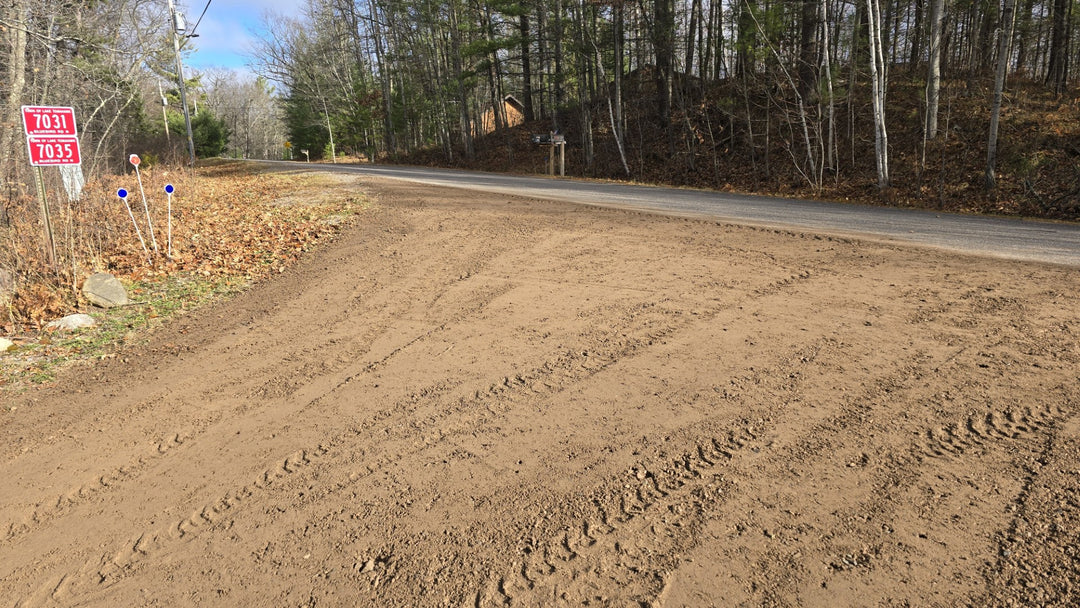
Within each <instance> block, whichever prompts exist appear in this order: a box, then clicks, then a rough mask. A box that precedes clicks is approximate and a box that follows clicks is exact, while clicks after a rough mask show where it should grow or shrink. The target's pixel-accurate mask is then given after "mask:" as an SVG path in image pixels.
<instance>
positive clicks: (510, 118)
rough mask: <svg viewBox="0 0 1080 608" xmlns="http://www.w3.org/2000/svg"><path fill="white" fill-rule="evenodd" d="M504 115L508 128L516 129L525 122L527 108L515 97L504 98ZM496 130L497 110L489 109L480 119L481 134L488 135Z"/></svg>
mask: <svg viewBox="0 0 1080 608" xmlns="http://www.w3.org/2000/svg"><path fill="white" fill-rule="evenodd" d="M503 114H504V115H505V116H506V126H508V127H516V126H517V125H520V124H521V123H523V122H525V106H524V105H522V104H521V102H520V101H518V99H517V97H514V96H513V95H507V96H506V97H503ZM494 130H495V110H494V109H492V108H488V109H487V111H485V112H484V115H483V116H482V117H480V133H481V134H482V135H487V134H488V133H491V132H492V131H494Z"/></svg>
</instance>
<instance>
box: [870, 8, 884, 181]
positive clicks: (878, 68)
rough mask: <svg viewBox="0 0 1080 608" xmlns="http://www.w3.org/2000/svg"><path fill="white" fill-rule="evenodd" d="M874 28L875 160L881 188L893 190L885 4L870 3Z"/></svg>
mask: <svg viewBox="0 0 1080 608" xmlns="http://www.w3.org/2000/svg"><path fill="white" fill-rule="evenodd" d="M866 5H867V6H866V8H867V11H866V14H867V19H868V22H869V25H870V96H871V101H872V105H873V108H874V159H875V161H876V164H877V178H878V189H879V190H884V189H886V188H888V187H889V136H888V132H887V131H886V129H885V92H886V85H887V83H888V78H887V74H886V65H885V55H884V52H883V50H882V48H881V5H880V3H879V0H866Z"/></svg>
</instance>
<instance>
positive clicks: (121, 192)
mask: <svg viewBox="0 0 1080 608" xmlns="http://www.w3.org/2000/svg"><path fill="white" fill-rule="evenodd" d="M116 196H119V197H120V200H122V201H124V206H125V207H127V212H128V217H130V218H131V225H132V226H135V234H137V235H139V242H140V243H142V249H143V252H145V253H146V262H147V263H148V264H150V263H152V262H151V261H150V250H149V249H147V248H146V241H144V240H143V238H142V231H141V230H139V223H138V222H136V221H135V214H134V213H132V212H131V205H129V204H128V200H127V197H128V192H127V190H124V189H123V188H120V189H119V190H117V191H116Z"/></svg>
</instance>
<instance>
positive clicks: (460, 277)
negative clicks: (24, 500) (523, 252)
mask: <svg viewBox="0 0 1080 608" xmlns="http://www.w3.org/2000/svg"><path fill="white" fill-rule="evenodd" d="M508 247H509V245H507V244H503V246H502V247H501V248H498V247H496V248H495V249H496V252H497V253H501V252H502V251H505V250H506V249H507V248H508ZM492 257H494V256H492V255H490V252H488V253H485V254H474V255H472V256H471V257H470V258H469V259H467V260H465V262H464V266H465V267H467V268H468V270H466V271H465V272H464V273H461V274H453V275H452V277H449V278H448V280H447V281H445V282H443V283H441V284H437V285H432V284H431V283H430V281H428V282H423V283H419V282H416V281H415V280H413V281H412V283H410V284H408V285H405V286H404V287H402V286H400V285H399V284H400V283H405V282H408V281H406V280H405V279H401V280H397V281H394V282H393V283H392V284H391V285H389V286H386V287H384V288H383V289H381V290H380V292H379V297H380V299H382V300H383V301H384V304H383V305H382V306H381V307H380V308H379V309H378V310H377V311H373V312H374V313H375V318H374V319H373V320H374V321H375V322H374V323H372V324H370V325H369V326H368V327H367V332H366V333H365V337H364V338H362V339H360V340H356V341H355V342H356V343H359V346H356V345H355V344H353V345H350V348H348V349H347V352H345V353H344V354H339V355H337V362H338V363H339V365H337V366H331V368H330V369H326V367H325V365H320V372H321V373H323V374H325V375H330V374H333V373H334V372H335V371H338V370H340V369H341V368H342V367H343V366H344V365H345V363H346V362H349V363H354V362H355V360H356V359H357V358H359V357H360V356H362V354H364V353H366V352H368V351H369V350H370V344H371V342H373V341H374V340H375V339H376V338H377V337H378V336H379V335H381V334H382V333H383V332H385V331H387V330H388V329H389V328H390V327H391V326H393V324H394V323H395V322H396V320H398V319H400V318H401V317H402V316H403V314H404V313H405V312H407V310H408V309H409V308H410V307H415V303H414V301H413V299H412V298H409V297H406V293H407V292H408V291H410V290H414V289H416V288H417V287H418V286H419V285H421V284H422V285H424V286H425V287H426V288H427V289H429V290H432V291H433V292H434V293H435V294H436V295H435V300H439V299H442V298H444V296H445V295H446V294H448V293H449V292H450V291H451V290H452V289H453V288H454V287H456V286H459V285H462V284H464V283H466V282H467V281H468V279H469V278H470V277H471V276H473V274H475V273H476V272H477V271H478V270H479V269H481V268H482V267H483V261H484V260H485V259H490V258H492ZM439 263H440V264H446V263H448V262H446V261H445V260H443V261H440V262H439ZM388 288H390V289H392V291H387V289H388ZM511 288H512V285H510V284H504V285H496V286H494V287H493V288H491V287H487V286H480V287H479V288H471V289H467V290H466V291H467V298H466V300H465V301H462V300H460V299H457V300H451V301H449V302H446V303H445V305H444V308H445V309H446V310H447V311H450V312H451V313H452V314H450V316H449V318H447V319H446V321H445V322H443V323H442V324H441V325H439V326H437V327H434V328H433V329H432V330H430V331H428V332H426V333H424V334H421V335H418V336H417V337H416V338H414V339H412V340H411V341H409V342H408V343H406V344H403V345H401V346H399V347H397V348H395V349H394V350H393V351H392V352H390V353H389V354H387V355H385V356H384V357H383V358H382V359H380V360H378V361H375V362H372V363H371V364H370V365H368V366H367V367H366V368H365V369H364V371H363V372H361V373H370V372H371V371H373V370H375V369H377V368H378V367H379V366H380V365H382V364H385V362H386V361H389V360H390V359H392V358H393V357H395V356H397V355H399V354H400V353H401V352H403V351H404V350H405V349H407V348H409V347H410V346H413V345H414V344H416V343H418V342H420V341H421V340H423V339H425V338H427V337H430V336H431V335H432V334H433V333H435V332H437V331H440V330H442V329H444V328H445V327H446V326H447V325H448V324H451V323H455V322H460V321H462V320H464V319H466V318H468V317H469V316H471V315H475V314H478V313H479V312H480V311H481V310H482V309H483V308H484V306H486V305H487V304H489V303H490V302H491V301H493V300H495V299H496V298H498V297H499V296H501V295H503V294H505V293H506V292H508V291H509V290H510V289H511ZM402 290H404V292H406V293H403V292H402ZM395 292H396V293H395ZM428 314H429V315H434V314H436V312H435V311H431V310H430V309H429V310H428ZM368 318H371V317H370V316H369V317H368ZM330 341H331V342H332V341H333V338H331V339H330ZM325 346H326V343H322V344H319V345H316V346H310V347H307V348H306V349H305V350H304V351H303V353H301V354H300V355H288V356H287V359H288V360H287V361H285V362H284V363H281V364H275V365H272V366H270V367H269V368H261V369H255V368H251V369H249V370H247V371H246V372H244V374H243V378H244V379H247V378H259V377H270V378H272V381H273V382H274V383H275V384H277V385H279V386H280V385H281V384H289V385H292V386H294V387H296V388H297V389H299V388H300V387H301V386H304V385H307V384H309V383H310V381H311V377H310V375H308V373H309V372H310V367H305V366H313V365H317V364H319V363H320V362H324V361H325V360H326V359H325V358H326V357H327V352H326V348H324V347H325ZM337 350H340V349H337ZM297 359H299V360H306V361H307V362H306V363H305V364H304V366H301V367H300V368H299V369H297V363H298V362H299V361H297ZM289 372H292V373H289ZM358 375H359V374H353V376H351V377H349V378H347V379H346V380H345V382H348V381H349V380H351V379H355V377H356V376H358ZM237 376H238V374H233V377H237ZM201 381H202V379H201V378H200V379H193V380H192V381H191V383H192V386H193V387H194V386H195V385H196V384H198V383H200V382H201ZM230 383H232V384H230ZM249 383H250V382H248V381H246V380H241V381H239V382H234V381H227V382H226V384H229V385H235V386H233V390H232V391H230V392H237V391H240V393H241V395H240V396H242V397H247V398H246V399H244V398H241V399H238V400H236V401H235V403H236V405H235V407H233V408H231V409H230V410H229V411H228V412H221V413H218V414H217V415H215V416H214V417H213V418H212V419H210V420H204V421H200V423H199V424H197V425H194V426H189V427H187V428H182V429H181V430H179V431H178V432H176V433H172V434H171V438H163V440H162V441H161V442H158V443H156V444H153V445H151V446H147V447H146V448H145V449H144V450H143V451H142V453H141V454H140V455H138V456H132V458H131V459H130V460H129V461H128V462H126V463H125V464H123V465H120V466H116V467H113V468H110V469H108V470H105V471H102V472H99V473H90V474H87V475H85V477H86V478H87V479H88V481H86V482H85V483H79V484H77V485H75V486H73V487H71V488H69V489H68V490H65V491H63V492H61V494H60V496H59V497H58V498H57V499H56V500H55V502H52V501H49V500H42V501H39V502H37V503H36V504H35V505H34V506H33V507H32V508H30V509H28V510H27V511H26V513H25V514H24V515H23V516H22V517H21V518H20V519H17V520H15V521H11V522H8V523H7V525H6V526H0V530H5V538H4V540H5V541H10V540H12V539H14V538H15V537H17V536H21V535H22V534H25V533H27V532H30V531H32V530H33V529H34V528H35V527H37V526H39V525H43V524H45V523H46V522H48V521H50V520H52V519H53V518H55V517H58V516H62V515H64V514H65V513H66V512H68V511H69V510H70V508H71V507H74V506H78V505H81V504H85V503H87V502H91V501H95V500H97V501H100V500H102V498H103V495H104V494H106V493H108V492H110V491H112V490H113V489H115V488H117V487H119V486H122V485H123V484H125V483H130V482H133V481H134V480H136V479H137V478H138V476H139V475H140V474H142V473H143V472H144V471H145V470H146V469H147V468H149V467H150V466H151V465H153V464H155V462H156V461H157V460H158V459H160V458H161V457H162V456H164V455H165V454H166V453H167V452H168V451H169V450H170V448H172V447H174V446H175V445H178V444H180V443H183V442H185V441H189V440H191V439H194V438H197V437H198V436H199V435H201V434H202V432H204V431H205V430H206V429H207V428H209V427H212V426H213V425H214V424H215V423H217V422H218V421H220V420H221V419H223V418H230V417H233V416H236V415H242V414H244V413H246V412H248V411H250V410H252V409H257V408H259V407H260V405H259V404H260V403H263V404H265V403H279V404H280V401H281V399H283V398H287V397H289V396H290V395H291V394H292V393H293V392H295V391H273V390H260V389H262V388H263V387H256V388H254V389H250V390H247V389H245V388H244V387H245V386H246V385H247V384H249ZM200 388H201V392H202V393H203V400H204V401H214V400H215V399H213V398H212V397H209V396H207V394H208V393H209V394H214V393H220V392H221V391H222V390H223V387H221V386H218V387H216V388H206V387H205V386H200ZM336 388H340V386H339V387H336ZM174 390H179V391H180V392H183V390H182V387H172V388H171V390H165V391H159V394H158V395H156V396H155V397H152V398H150V399H149V400H146V401H144V402H143V404H142V405H136V406H135V407H133V408H131V410H130V411H131V412H132V413H138V412H149V411H151V410H153V411H155V412H161V411H169V410H171V409H173V408H171V407H169V408H164V409H163V408H162V407H160V406H161V405H162V404H161V403H159V402H161V401H162V399H164V398H165V397H164V395H165V393H168V392H172V391H174ZM245 390H247V392H246V394H244V391H245ZM260 398H261V399H260ZM217 401H220V398H219V399H217ZM317 403H318V401H314V402H312V403H309V404H308V406H307V407H311V406H313V405H317ZM304 409H305V408H301V409H300V410H298V411H297V412H295V413H294V414H293V415H296V414H299V413H301V412H302V411H304ZM158 425H160V422H159V424H158ZM156 426H157V425H156Z"/></svg>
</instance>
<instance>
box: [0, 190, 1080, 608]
mask: <svg viewBox="0 0 1080 608" xmlns="http://www.w3.org/2000/svg"><path fill="white" fill-rule="evenodd" d="M363 186H364V187H365V188H366V189H367V190H368V191H369V192H370V193H371V195H372V197H374V200H375V201H376V204H375V205H374V206H373V207H372V208H371V209H370V210H369V211H367V212H365V215H363V216H362V217H361V218H360V221H359V222H358V223H357V224H356V225H355V226H353V227H351V228H349V229H348V230H346V231H345V232H344V233H342V234H341V235H340V236H339V237H338V238H337V239H336V240H335V241H334V242H333V243H332V244H329V245H327V246H325V247H323V248H322V249H320V250H319V251H318V252H315V253H313V254H311V255H310V256H308V257H307V258H306V259H305V260H304V261H303V262H302V263H301V264H300V265H298V266H297V267H294V268H292V269H291V270H288V271H286V272H285V273H284V274H283V275H280V276H278V277H275V278H274V279H273V280H269V281H266V282H264V283H262V284H260V285H258V286H256V287H255V288H254V289H253V290H251V291H250V292H248V293H246V294H244V295H241V296H239V297H236V298H234V299H233V300H231V301H228V302H225V303H222V304H220V305H215V306H212V307H209V308H204V309H201V310H200V311H198V312H197V313H195V314H192V315H188V316H186V317H183V318H181V319H179V320H177V321H176V322H174V323H171V324H169V325H168V326H166V327H165V328H163V329H161V330H159V331H158V332H156V334H155V335H154V336H153V338H152V340H151V343H150V345H148V346H146V347H140V348H138V349H137V350H131V351H128V352H125V353H122V354H121V356H120V357H118V358H116V359H114V360H109V361H104V362H101V363H100V364H97V365H95V366H93V367H83V368H77V369H74V370H72V371H71V372H70V373H68V374H66V375H64V376H63V377H61V379H60V380H59V381H58V382H57V383H56V385H55V386H51V387H47V388H42V389H38V390H35V391H33V392H32V393H29V394H26V395H23V396H20V397H18V398H15V399H14V403H9V404H8V405H10V406H15V407H16V409H15V410H14V412H10V411H6V410H7V409H8V408H4V409H5V411H3V413H0V462H2V466H0V471H2V472H3V473H2V475H3V479H2V480H0V600H2V601H0V606H12V605H18V606H23V605H25V606H40V605H56V606H189V605H206V606H354V605H357V606H481V607H486V606H503V605H509V606H540V605H543V606H561V605H566V606H578V605H588V606H966V605H972V606H986V605H1023V606H1034V605H1054V606H1059V605H1076V604H1077V603H1078V601H1080V565H1078V564H1080V561H1078V551H1080V418H1078V417H1077V412H1078V409H1080V371H1078V370H1080V342H1078V336H1080V320H1078V319H1080V300H1078V296H1077V294H1078V293H1080V276H1078V273H1077V272H1076V270H1075V269H1066V268H1056V267H1051V266H1038V265H1031V264H1021V263H1010V262H1002V261H994V260H988V259H980V258H974V257H964V256H961V255H957V254H952V253H947V252H940V251H934V250H928V249H917V248H906V247H900V246H895V245H890V244H883V243H874V242H867V241H861V240H856V239H840V238H835V237H833V238H830V237H822V236H815V235H812V234H800V233H791V232H785V231H774V230H764V229H755V228H745V227H738V226H731V225H723V224H716V223H714V222H705V221H696V220H684V219H671V218H663V217H656V216H650V215H645V214H637V213H633V212H627V211H614V210H602V209H595V208H587V207H579V206H573V205H568V204H562V203H552V202H545V201H538V200H530V199H524V198H513V197H507V196H497V195H478V194H474V193H468V192H465V191H458V190H438V189H433V188H428V187H415V186H413V187H410V186H402V185H398V184H391V183H389V182H387V183H371V182H368V183H365V184H363Z"/></svg>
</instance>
